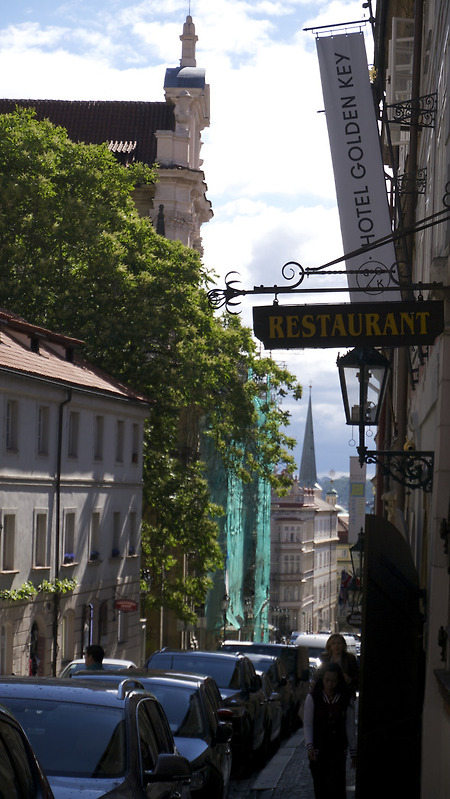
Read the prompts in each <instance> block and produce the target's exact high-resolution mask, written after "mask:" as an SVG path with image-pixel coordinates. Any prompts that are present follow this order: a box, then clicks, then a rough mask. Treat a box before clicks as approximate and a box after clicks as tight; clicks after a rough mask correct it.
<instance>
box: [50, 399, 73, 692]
mask: <svg viewBox="0 0 450 799" xmlns="http://www.w3.org/2000/svg"><path fill="white" fill-rule="evenodd" d="M71 401H72V389H71V388H69V389H67V397H66V399H65V400H63V401H62V402H60V404H59V407H58V443H57V461H56V484H55V493H56V496H55V500H56V520H55V569H54V579H55V580H57V579H58V578H59V563H60V549H61V461H62V431H63V418H64V406H65V405H67V404H68V403H69V402H71ZM59 599H60V597H59V593H58V591H54V593H53V617H52V641H53V653H52V676H53V677H56V662H57V657H58V618H59Z"/></svg>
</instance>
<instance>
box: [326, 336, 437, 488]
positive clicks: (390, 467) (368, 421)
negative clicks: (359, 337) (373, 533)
mask: <svg viewBox="0 0 450 799" xmlns="http://www.w3.org/2000/svg"><path fill="white" fill-rule="evenodd" d="M337 366H338V370H339V380H340V383H341V391H342V399H343V401H344V410H345V419H346V422H347V424H349V425H357V427H358V429H359V445H358V447H357V451H358V455H359V462H360V464H361V466H362V465H363V464H364V463H375V464H377V465H378V466H379V467H380V469H381V471H382V473H383V474H384V475H388V476H389V477H392V478H393V479H394V480H397V482H398V483H400V484H401V485H403V486H405V487H406V488H409V489H412V488H423V490H424V491H426V492H430V491H431V490H432V488H433V464H434V453H433V452H418V451H415V450H400V451H395V450H369V449H367V447H366V444H365V428H366V427H369V426H371V425H373V426H374V427H376V426H378V422H379V418H380V412H381V408H382V405H383V400H384V396H385V393H386V387H387V383H388V378H389V371H390V368H391V366H390V363H389V361H388V359H387V358H385V356H384V355H382V354H381V353H380V352H379V351H378V350H376V349H374V348H373V347H357V348H356V349H354V350H351V351H350V352H348V353H347V354H346V355H343V356H340V357H338V359H337Z"/></svg>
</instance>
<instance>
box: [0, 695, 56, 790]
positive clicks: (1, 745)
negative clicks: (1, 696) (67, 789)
mask: <svg viewBox="0 0 450 799" xmlns="http://www.w3.org/2000/svg"><path fill="white" fill-rule="evenodd" d="M0 796H2V797H5V799H10V798H11V799H12V797H17V799H19V798H20V799H54V797H53V793H52V789H51V788H50V785H49V783H48V781H47V778H46V776H45V775H44V772H43V771H42V768H41V766H40V764H39V763H38V761H37V759H36V755H35V754H34V752H33V750H32V748H31V746H30V743H29V741H28V739H27V737H26V735H25V733H24V731H23V729H22V727H21V726H20V724H19V722H18V721H17V719H15V718H14V716H13V715H12V713H11V712H10V711H9V710H8V709H7V708H6V707H1V706H0Z"/></svg>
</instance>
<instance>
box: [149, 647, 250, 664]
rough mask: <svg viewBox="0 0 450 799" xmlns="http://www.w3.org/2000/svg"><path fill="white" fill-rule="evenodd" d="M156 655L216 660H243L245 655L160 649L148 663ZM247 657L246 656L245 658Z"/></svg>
mask: <svg viewBox="0 0 450 799" xmlns="http://www.w3.org/2000/svg"><path fill="white" fill-rule="evenodd" d="M155 655H170V656H171V657H173V656H176V657H187V656H189V657H191V658H192V657H195V656H196V655H200V656H201V657H202V658H205V657H206V658H211V659H212V660H215V659H217V658H228V659H229V660H238V659H242V658H243V657H244V655H243V654H242V652H210V651H208V650H205V649H158V651H157V652H153V654H152V655H150V657H149V658H148V662H151V660H152V658H153V657H154V656H155ZM245 657H246V656H245Z"/></svg>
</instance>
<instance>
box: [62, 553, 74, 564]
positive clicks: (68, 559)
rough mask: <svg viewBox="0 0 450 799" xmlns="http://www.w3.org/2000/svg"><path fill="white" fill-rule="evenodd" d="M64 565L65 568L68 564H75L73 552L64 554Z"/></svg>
mask: <svg viewBox="0 0 450 799" xmlns="http://www.w3.org/2000/svg"><path fill="white" fill-rule="evenodd" d="M64 563H65V565H66V566H67V565H69V564H70V563H75V555H74V553H73V552H65V553H64Z"/></svg>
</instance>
